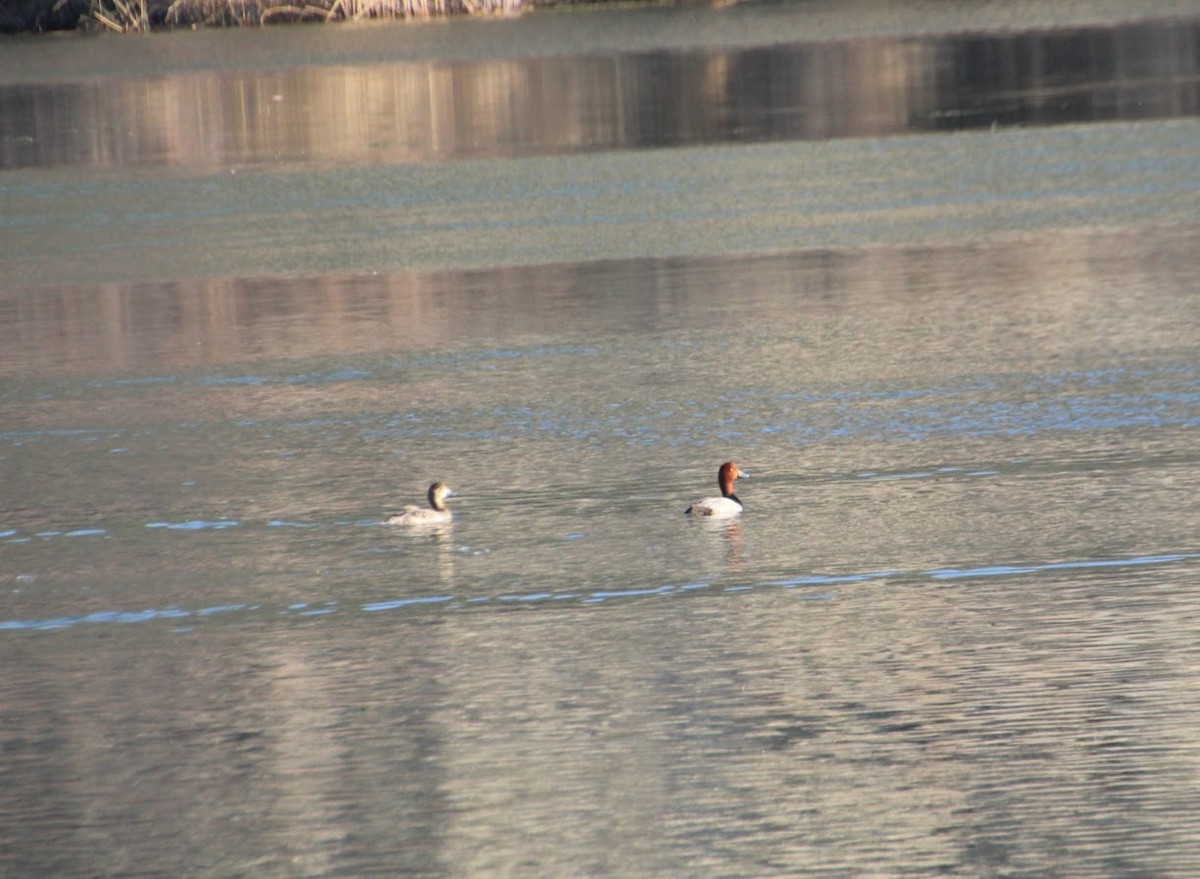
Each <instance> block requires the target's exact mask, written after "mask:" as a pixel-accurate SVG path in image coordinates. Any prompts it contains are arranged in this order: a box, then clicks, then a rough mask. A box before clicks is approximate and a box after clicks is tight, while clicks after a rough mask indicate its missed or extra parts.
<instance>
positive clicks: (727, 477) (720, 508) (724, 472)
mask: <svg viewBox="0 0 1200 879" xmlns="http://www.w3.org/2000/svg"><path fill="white" fill-rule="evenodd" d="M742 477H746V478H747V479H749V478H750V474H749V473H745V472H743V471H741V470H739V469H738V465H737V464H735V463H733V462H732V461H726V462H725V463H724V464H722V465H721V466H720V468H719V469H718V470H717V484H718V485H719V486H721V496H720V497H706V498H704V500H699V501H696V502H695V503H694V504H692V505H691V506H690V507H688V508H687V509H686V510H684V514H685V515H688V516H713V517H716V518H721V519H723V518H726V517H728V516H736V515H737V514H738V513H740V512H741V511H742V502H741V501H740V500H738V496H737V495H736V494H734V493H733V480H735V479H741V478H742Z"/></svg>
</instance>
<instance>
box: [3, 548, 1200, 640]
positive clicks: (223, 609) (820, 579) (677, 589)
mask: <svg viewBox="0 0 1200 879" xmlns="http://www.w3.org/2000/svg"><path fill="white" fill-rule="evenodd" d="M1196 559H1200V552H1180V553H1165V554H1161V555H1146V556H1131V557H1128V558H1115V559H1091V560H1087V559H1081V560H1077V561H1064V562H1050V563H1046V564H1027V565H986V566H981V567H978V568H934V569H931V570H927V571H921V572H912V573H908V572H904V571H891V570H888V571H869V572H864V573H860V574H837V575H822V574H811V575H805V576H800V577H789V578H784V579H775V580H766V581H763V582H760V583H745V584H735V585H731V586H727V587H724V588H723V590H722V591H723V592H725V593H727V594H728V593H741V592H751V591H757V590H761V589H766V588H784V589H794V588H797V587H802V586H837V585H849V584H856V583H870V582H879V581H882V580H886V579H889V578H892V577H904V576H916V577H925V578H931V579H933V580H970V579H975V578H985V577H1009V576H1014V575H1025V574H1037V573H1047V572H1053V571H1079V570H1090V569H1114V568H1126V567H1136V566H1146V565H1169V564H1176V563H1179V562H1187V561H1193V560H1196ZM708 588H711V584H709V583H697V582H691V583H686V584H683V585H679V586H676V585H671V584H667V585H662V586H655V587H647V588H631V589H612V590H596V591H592V592H586V593H578V592H571V593H554V592H546V591H539V592H530V593H506V594H504V595H502V596H499V597H498V598H496V599H493V598H491V597H488V596H475V597H466V598H463V599H459V600H456V599H455V596H453V595H426V596H417V597H413V598H398V599H393V600H390V601H378V602H371V603H368V604H364V605H361V606H360V609H361V610H362V611H364V612H367V613H376V612H383V611H394V610H405V609H409V608H415V607H421V606H430V605H441V606H443V607H445V609H446V610H447V612H451V611H453V610H457V609H461V608H463V607H464V606H470V605H480V604H486V603H488V602H490V601H493V600H499V601H504V602H521V603H527V604H538V603H542V602H548V601H576V602H578V603H579V604H581V605H599V604H604V603H608V602H613V601H622V600H628V599H637V598H652V597H663V596H671V595H683V594H685V593H689V592H695V591H698V590H703V589H708ZM797 597H798V598H802V599H805V600H826V601H828V600H835V599H836V598H837V597H838V596H837V594H836V593H831V592H820V593H815V594H802V595H799V596H797ZM262 610H265V609H264V608H262V607H260V606H258V605H248V604H222V605H214V606H212V607H205V608H200V609H197V610H193V611H189V610H184V609H181V608H178V607H169V608H161V609H155V608H147V609H145V610H140V611H99V612H96V613H90V614H85V615H82V616H74V617H72V616H65V617H51V618H47V619H31V620H0V631H15V630H27V631H43V630H53V629H67V628H71V627H73V626H77V625H84V624H132V623H145V622H151V621H154V620H178V619H202V618H206V617H212V616H217V615H221V614H228V613H234V612H239V611H243V612H252V611H262ZM272 612H274V613H282V614H284V615H286V614H293V615H295V616H298V617H313V616H324V615H328V614H333V613H338V612H340V610H339V608H338V607H337V606H336V604H335V603H333V602H328V603H326V604H324V605H322V606H320V607H312V606H310V605H309V604H308V603H307V602H295V603H293V604H290V605H287V606H286V608H284V609H283V610H281V611H278V610H277V611H272ZM173 631H190V629H187V628H176V629H174V630H173Z"/></svg>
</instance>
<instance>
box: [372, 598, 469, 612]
mask: <svg viewBox="0 0 1200 879" xmlns="http://www.w3.org/2000/svg"><path fill="white" fill-rule="evenodd" d="M453 600H454V596H453V595H428V596H424V597H421V598H397V599H395V600H394V601H377V602H374V603H372V604H364V605H363V606H362V609H363V610H365V611H367V612H368V613H374V612H376V611H381V610H396V609H397V608H401V607H412V606H414V605H420V604H442V603H443V602H447V601H453Z"/></svg>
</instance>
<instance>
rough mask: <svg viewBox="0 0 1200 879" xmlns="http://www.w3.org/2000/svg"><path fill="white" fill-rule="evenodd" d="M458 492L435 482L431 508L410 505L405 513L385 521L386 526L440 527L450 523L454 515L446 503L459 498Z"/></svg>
mask: <svg viewBox="0 0 1200 879" xmlns="http://www.w3.org/2000/svg"><path fill="white" fill-rule="evenodd" d="M457 496H458V492H456V491H455V490H454V489H452V488H451V487H450V486H448V485H446V483H444V482H435V483H434V484H433V485H431V486H429V507H417V506H413V505H412V504H409V505H408V506H406V507H405V508H404V512H403V513H394V514H392V515H391V516H388V517H387V518H386V519H384V520H383V522H384V524H385V525H440V524H442V523H444V522H449V521H450V520H452V519H453V518H454V514H453V513H451V512H450V510H448V509H447V508H446V504H445V503H444V501H445V500H446V498H448V497H457Z"/></svg>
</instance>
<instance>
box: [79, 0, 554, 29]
mask: <svg viewBox="0 0 1200 879" xmlns="http://www.w3.org/2000/svg"><path fill="white" fill-rule="evenodd" d="M62 2H63V0H59V3H60V4H61V3H62ZM533 3H534V0H88V6H87V13H86V16H85V19H86V21H87V22H90V23H91V24H92V25H93V26H99V27H101V28H104V29H106V30H110V31H115V32H117V33H136V32H145V31H148V30H150V29H151V28H152V27H161V26H166V27H179V26H198V25H212V26H225V25H260V24H272V23H279V22H297V21H359V20H363V19H369V18H379V19H386V18H394V19H427V18H440V17H445V16H449V15H512V14H514V13H517V12H520V11H522V10H524V9H527V8H530V7H531V6H532V5H533Z"/></svg>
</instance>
